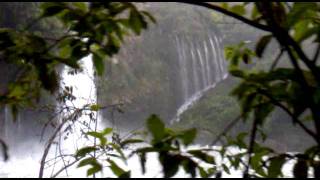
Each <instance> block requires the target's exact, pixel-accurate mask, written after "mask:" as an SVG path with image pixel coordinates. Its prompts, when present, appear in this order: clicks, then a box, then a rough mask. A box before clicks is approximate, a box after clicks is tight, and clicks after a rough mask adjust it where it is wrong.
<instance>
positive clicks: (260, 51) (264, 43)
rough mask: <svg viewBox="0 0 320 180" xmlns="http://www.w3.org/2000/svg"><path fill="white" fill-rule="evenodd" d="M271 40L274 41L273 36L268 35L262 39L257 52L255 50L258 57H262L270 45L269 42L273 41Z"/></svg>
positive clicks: (257, 46)
mask: <svg viewBox="0 0 320 180" xmlns="http://www.w3.org/2000/svg"><path fill="white" fill-rule="evenodd" d="M271 39H272V35H266V36H262V37H261V38H260V40H259V41H258V43H257V44H256V50H255V52H256V54H257V56H258V57H260V58H261V57H262V54H263V52H264V50H265V49H266V47H267V45H268V44H269V42H270V41H271Z"/></svg>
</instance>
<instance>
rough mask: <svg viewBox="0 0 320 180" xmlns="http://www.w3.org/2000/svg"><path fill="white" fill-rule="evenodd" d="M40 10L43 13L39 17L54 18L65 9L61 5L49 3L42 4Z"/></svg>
mask: <svg viewBox="0 0 320 180" xmlns="http://www.w3.org/2000/svg"><path fill="white" fill-rule="evenodd" d="M42 9H43V12H42V14H41V16H42V17H49V16H54V15H56V14H59V13H60V12H62V11H63V10H64V9H65V7H64V6H63V4H62V3H57V2H54V3H53V2H50V3H44V4H43V5H42Z"/></svg>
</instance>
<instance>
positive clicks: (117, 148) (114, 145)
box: [110, 143, 126, 161]
mask: <svg viewBox="0 0 320 180" xmlns="http://www.w3.org/2000/svg"><path fill="white" fill-rule="evenodd" d="M110 145H111V146H112V148H113V149H114V150H116V151H117V152H118V153H119V154H120V157H121V159H122V160H123V161H126V157H125V155H124V154H123V152H122V150H121V148H120V147H119V146H118V145H116V144H114V143H111V144H110Z"/></svg>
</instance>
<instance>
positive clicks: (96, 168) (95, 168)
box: [87, 162, 102, 176]
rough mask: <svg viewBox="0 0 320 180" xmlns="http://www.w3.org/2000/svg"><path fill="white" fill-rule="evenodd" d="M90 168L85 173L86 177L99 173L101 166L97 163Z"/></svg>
mask: <svg viewBox="0 0 320 180" xmlns="http://www.w3.org/2000/svg"><path fill="white" fill-rule="evenodd" d="M91 165H92V167H91V168H90V169H88V171H87V176H91V175H93V174H95V173H97V172H99V171H101V170H102V165H101V164H99V163H98V162H96V163H93V164H91Z"/></svg>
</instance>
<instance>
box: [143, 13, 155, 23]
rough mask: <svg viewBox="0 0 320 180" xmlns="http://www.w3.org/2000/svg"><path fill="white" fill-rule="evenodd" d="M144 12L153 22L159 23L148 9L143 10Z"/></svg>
mask: <svg viewBox="0 0 320 180" xmlns="http://www.w3.org/2000/svg"><path fill="white" fill-rule="evenodd" d="M141 13H142V14H144V15H145V16H147V17H148V18H149V19H150V20H151V21H152V22H153V23H157V21H156V19H155V18H154V17H153V16H152V15H151V14H150V13H149V12H147V11H141Z"/></svg>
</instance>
